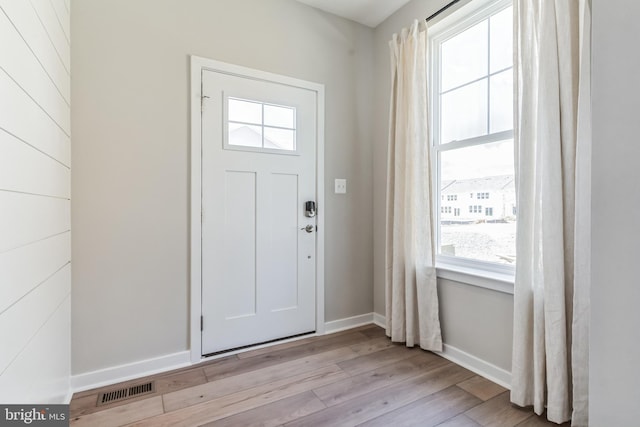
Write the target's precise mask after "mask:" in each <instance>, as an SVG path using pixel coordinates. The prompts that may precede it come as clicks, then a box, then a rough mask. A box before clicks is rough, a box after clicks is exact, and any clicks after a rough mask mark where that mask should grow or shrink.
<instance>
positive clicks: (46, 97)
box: [0, 0, 71, 404]
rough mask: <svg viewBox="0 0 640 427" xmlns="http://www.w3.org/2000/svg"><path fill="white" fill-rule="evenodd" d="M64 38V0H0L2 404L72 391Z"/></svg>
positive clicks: (61, 397)
mask: <svg viewBox="0 0 640 427" xmlns="http://www.w3.org/2000/svg"><path fill="white" fill-rule="evenodd" d="M69 41H70V34H69V5H68V3H67V2H65V0H52V1H34V2H26V1H12V0H0V337H1V338H0V340H1V342H2V343H1V344H0V402H2V403H3V404H9V403H19V404H24V403H28V402H34V403H35V402H37V403H43V404H44V403H65V401H66V400H67V399H68V397H70V396H69V391H70V384H69V378H70V360H71V333H70V331H71V325H70V323H71V265H70V262H71V236H70V235H71V231H70V228H71V215H70V211H71V209H70V207H71V201H70V198H71V194H70V182H71V181H70V175H71V154H70V152H71V138H70V133H71V129H70V128H71V125H70V107H69V102H70V100H71V97H70V91H69V87H70V77H69V68H70V67H69V51H70V47H69Z"/></svg>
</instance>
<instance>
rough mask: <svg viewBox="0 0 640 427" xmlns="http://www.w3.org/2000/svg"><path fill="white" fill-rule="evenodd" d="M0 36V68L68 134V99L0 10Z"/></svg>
mask: <svg viewBox="0 0 640 427" xmlns="http://www.w3.org/2000/svg"><path fill="white" fill-rule="evenodd" d="M0 40H2V43H0V68H2V69H4V71H5V72H6V73H7V74H8V75H9V76H11V78H12V79H13V80H15V81H16V83H17V84H18V85H19V86H20V87H21V88H22V89H23V90H24V91H25V92H26V93H28V94H29V96H30V97H31V98H33V100H34V101H35V102H36V103H37V104H38V105H39V106H40V107H41V108H42V109H43V110H44V111H46V112H48V114H49V115H50V116H51V117H52V118H53V119H54V120H55V122H56V123H57V124H58V126H60V127H61V128H62V129H63V130H64V131H65V133H66V134H67V135H70V134H71V120H70V111H69V104H68V102H67V101H66V100H65V99H64V97H63V96H62V94H61V93H60V92H59V90H58V88H57V87H56V85H55V84H53V81H52V80H51V79H50V78H49V76H48V75H47V73H46V72H45V70H44V68H42V66H41V65H40V63H39V62H38V60H37V59H36V57H35V56H34V55H33V53H32V52H31V51H30V50H29V47H28V46H27V44H26V43H25V42H24V40H23V39H22V37H20V34H18V32H17V31H16V29H15V28H14V27H13V25H12V24H11V21H9V18H7V16H6V15H4V14H0Z"/></svg>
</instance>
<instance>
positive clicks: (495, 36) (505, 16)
mask: <svg viewBox="0 0 640 427" xmlns="http://www.w3.org/2000/svg"><path fill="white" fill-rule="evenodd" d="M512 65H513V8H512V7H508V8H506V9H505V10H503V11H502V12H500V13H497V14H495V15H493V16H492V17H491V72H492V73H495V72H496V71H500V70H504V69H505V68H507V67H511V66H512Z"/></svg>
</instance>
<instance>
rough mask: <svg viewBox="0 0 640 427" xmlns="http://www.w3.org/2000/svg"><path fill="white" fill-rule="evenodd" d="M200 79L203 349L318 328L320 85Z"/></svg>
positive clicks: (211, 75) (207, 74) (210, 74)
mask: <svg viewBox="0 0 640 427" xmlns="http://www.w3.org/2000/svg"><path fill="white" fill-rule="evenodd" d="M202 81H203V95H204V98H203V104H202V208H203V216H202V314H203V331H202V348H203V350H202V352H203V354H210V353H214V352H219V351H224V350H228V349H233V348H237V347H240V346H246V345H251V344H257V343H261V342H265V341H270V340H274V339H279V338H285V337H288V336H292V335H297V334H301V333H306V332H313V331H315V329H316V325H315V319H316V313H315V311H316V301H315V295H316V293H315V290H316V283H315V277H316V271H315V268H316V259H315V258H316V254H315V246H316V233H315V229H314V230H313V231H312V232H307V231H305V230H304V228H305V227H306V226H307V225H310V226H313V227H314V228H315V225H316V224H315V218H307V217H306V216H305V215H304V203H305V202H306V201H309V200H316V135H317V130H316V126H317V124H316V117H317V114H316V96H317V95H316V92H314V91H310V90H307V89H302V88H298V87H293V86H288V85H283V84H279V83H274V82H268V81H264V80H256V79H251V78H246V77H240V76H234V75H230V74H224V73H219V72H214V71H203V75H202Z"/></svg>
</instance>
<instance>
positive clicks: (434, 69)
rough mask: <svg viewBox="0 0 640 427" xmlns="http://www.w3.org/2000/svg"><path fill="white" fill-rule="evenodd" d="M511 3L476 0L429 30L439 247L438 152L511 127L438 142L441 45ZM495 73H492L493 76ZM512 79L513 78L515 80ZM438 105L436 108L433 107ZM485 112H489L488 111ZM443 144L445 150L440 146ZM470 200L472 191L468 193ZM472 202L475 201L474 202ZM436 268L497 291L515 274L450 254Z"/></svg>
mask: <svg viewBox="0 0 640 427" xmlns="http://www.w3.org/2000/svg"><path fill="white" fill-rule="evenodd" d="M512 5H513V0H475V1H473V2H471V3H469V4H467V5H465V6H463V7H461V8H460V9H458V10H456V11H455V12H453V13H451V14H449V15H448V16H446V17H444V18H443V19H441V20H439V21H438V22H437V23H435V24H433V25H432V26H431V27H430V28H429V30H428V39H429V41H428V43H429V45H428V46H429V59H428V70H429V76H430V81H429V88H430V94H429V95H430V96H429V100H430V106H429V107H430V108H429V110H430V121H431V150H432V151H431V153H432V155H431V159H432V170H433V171H435V172H436V173H435V179H434V180H433V189H432V190H433V192H434V194H435V195H436V197H433V201H434V211H435V213H436V248H439V247H440V226H439V224H440V205H441V200H440V197H437V195H439V194H440V188H441V185H440V184H441V183H440V173H439V170H440V154H441V153H442V152H443V151H448V150H452V149H458V148H466V147H473V146H477V145H481V144H487V143H491V142H498V141H503V140H505V139H512V138H513V136H514V133H513V129H511V130H507V131H502V132H496V133H493V134H488V135H482V136H478V137H474V138H468V139H465V140H462V141H452V142H448V143H446V144H442V145H441V144H439V136H440V117H439V114H440V109H439V103H440V96H439V92H440V84H439V82H440V68H439V64H440V62H441V58H440V47H439V46H440V44H441V43H443V42H444V41H446V40H447V39H449V38H451V37H453V36H455V35H457V34H459V33H461V32H463V31H465V30H466V29H468V28H470V27H472V26H474V25H475V24H477V23H478V22H480V21H482V20H484V19H487V18H488V17H489V16H491V15H494V14H496V13H498V12H500V11H502V10H504V9H506V8H507V7H509V6H512ZM493 74H495V73H491V74H490V75H493ZM514 82H515V79H514ZM436 107H438V108H436ZM487 114H488V113H487ZM443 147H446V149H443ZM471 196H472V197H471V199H473V193H471ZM474 205H475V204H474ZM436 268H437V274H438V277H440V278H444V279H449V280H454V281H458V282H463V283H468V284H471V285H477V286H481V287H485V288H489V289H493V290H497V291H500V292H505V293H509V294H513V282H514V276H515V266H514V265H504V264H498V263H493V262H489V261H480V260H474V259H469V258H462V257H456V256H451V255H444V254H437V255H436Z"/></svg>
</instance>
